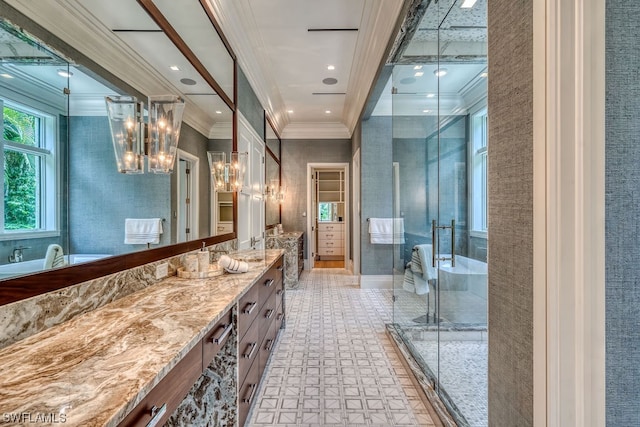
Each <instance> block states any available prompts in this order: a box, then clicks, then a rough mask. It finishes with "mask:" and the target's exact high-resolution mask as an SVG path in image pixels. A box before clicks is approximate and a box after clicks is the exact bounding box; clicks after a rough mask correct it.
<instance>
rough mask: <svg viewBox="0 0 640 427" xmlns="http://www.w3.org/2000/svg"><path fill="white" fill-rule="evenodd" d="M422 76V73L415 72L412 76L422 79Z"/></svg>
mask: <svg viewBox="0 0 640 427" xmlns="http://www.w3.org/2000/svg"><path fill="white" fill-rule="evenodd" d="M423 75H424V72H422V71H417V72H416V73H415V74H414V76H416V77H422V76H423Z"/></svg>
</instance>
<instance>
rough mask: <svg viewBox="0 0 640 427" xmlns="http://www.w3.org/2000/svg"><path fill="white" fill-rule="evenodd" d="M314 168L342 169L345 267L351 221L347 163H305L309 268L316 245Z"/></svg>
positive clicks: (349, 255)
mask: <svg viewBox="0 0 640 427" xmlns="http://www.w3.org/2000/svg"><path fill="white" fill-rule="evenodd" d="M315 169H342V170H343V171H344V211H345V215H344V218H345V223H344V268H345V269H346V268H347V267H348V265H349V260H350V259H351V247H350V245H349V243H350V239H349V236H350V230H351V228H350V227H351V224H350V223H351V221H350V220H349V217H350V216H349V215H348V212H351V203H350V202H349V198H350V196H351V193H350V192H349V185H350V184H349V182H350V181H349V163H307V235H308V239H307V241H308V242H309V245H308V246H309V252H308V257H309V260H308V261H309V269H312V268H313V265H314V263H315V256H314V254H315V252H314V250H315V247H316V230H315V229H314V224H313V223H314V219H315V212H316V207H315V206H314V205H313V191H314V188H313V178H312V177H313V172H314V171H315Z"/></svg>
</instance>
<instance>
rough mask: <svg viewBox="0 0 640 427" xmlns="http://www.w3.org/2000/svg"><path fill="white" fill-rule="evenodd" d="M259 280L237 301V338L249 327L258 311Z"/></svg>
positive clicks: (239, 338) (259, 303)
mask: <svg viewBox="0 0 640 427" xmlns="http://www.w3.org/2000/svg"><path fill="white" fill-rule="evenodd" d="M261 286H262V284H261V283H260V282H258V283H256V284H255V285H253V286H252V287H251V289H249V292H247V293H246V294H245V295H244V296H243V297H242V298H241V299H240V302H239V303H238V340H241V339H242V337H243V336H244V334H246V333H247V330H249V328H250V327H251V324H252V323H253V321H254V319H255V318H256V317H257V316H258V313H260V306H261V301H260V287H261Z"/></svg>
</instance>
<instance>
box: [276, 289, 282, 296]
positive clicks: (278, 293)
mask: <svg viewBox="0 0 640 427" xmlns="http://www.w3.org/2000/svg"><path fill="white" fill-rule="evenodd" d="M283 292H284V291H283V290H282V289H278V290H277V291H276V295H277V296H280V295H282V293H283Z"/></svg>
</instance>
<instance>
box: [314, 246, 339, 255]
mask: <svg viewBox="0 0 640 427" xmlns="http://www.w3.org/2000/svg"><path fill="white" fill-rule="evenodd" d="M318 255H321V256H322V255H327V256H329V255H331V256H342V255H344V249H343V248H318Z"/></svg>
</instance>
